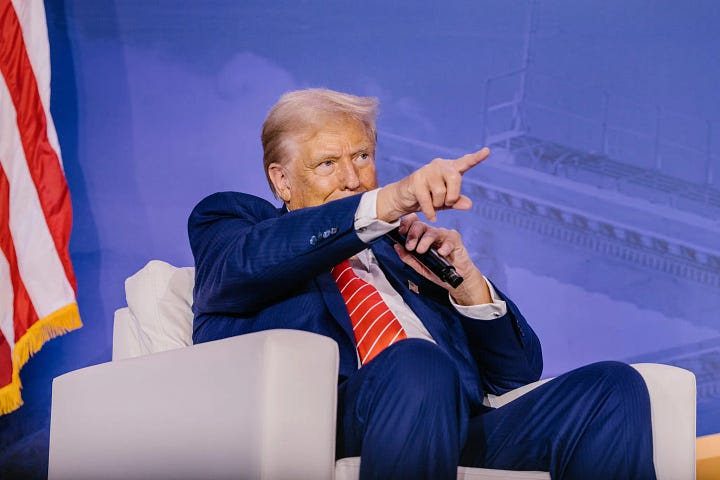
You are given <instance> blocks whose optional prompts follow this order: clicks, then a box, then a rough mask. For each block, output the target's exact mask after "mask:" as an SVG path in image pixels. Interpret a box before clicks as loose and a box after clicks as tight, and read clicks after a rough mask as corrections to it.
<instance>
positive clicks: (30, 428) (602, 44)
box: [0, 0, 720, 477]
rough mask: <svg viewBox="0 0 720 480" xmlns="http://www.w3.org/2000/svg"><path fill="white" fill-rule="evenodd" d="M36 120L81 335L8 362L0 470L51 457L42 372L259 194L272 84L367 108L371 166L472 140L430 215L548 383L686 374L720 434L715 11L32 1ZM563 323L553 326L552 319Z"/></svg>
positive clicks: (97, 356)
mask: <svg viewBox="0 0 720 480" xmlns="http://www.w3.org/2000/svg"><path fill="white" fill-rule="evenodd" d="M46 9H47V17H48V28H49V34H50V42H51V50H52V75H53V82H52V111H53V115H54V118H55V122H56V126H57V130H58V134H59V137H60V143H61V147H62V150H63V158H64V162H65V170H66V174H67V178H68V182H69V184H70V189H71V193H72V199H73V207H74V215H75V219H74V228H73V237H72V242H71V254H72V259H73V262H74V266H75V271H76V275H77V279H78V287H79V292H78V294H79V305H80V310H81V315H82V318H83V321H84V323H85V327H84V328H83V329H81V330H80V331H78V332H75V333H72V334H68V335H66V336H64V337H62V338H60V339H57V340H54V341H52V342H50V343H48V344H47V345H46V346H45V347H44V348H43V350H42V351H41V352H40V353H39V354H38V355H36V356H35V358H34V359H33V360H31V361H30V363H29V364H28V365H27V366H26V367H25V368H24V370H23V372H22V380H23V384H24V395H23V396H24V399H25V402H26V405H25V406H24V407H23V408H22V409H20V410H19V411H18V412H16V413H13V414H11V415H7V416H5V417H0V465H1V469H0V476H2V473H5V474H11V473H12V474H19V473H24V474H26V475H30V476H37V477H42V476H44V475H45V474H46V468H47V442H48V428H49V408H50V407H49V405H50V385H51V379H52V378H53V377H54V376H56V375H59V374H61V373H64V372H66V371H69V370H72V369H76V368H80V367H83V366H86V365H90V364H95V363H99V362H104V361H108V360H109V359H110V348H111V336H112V317H113V311H114V310H115V309H116V308H119V307H121V306H123V304H124V291H123V281H124V279H125V278H126V277H128V276H129V275H131V274H132V273H134V272H135V271H137V270H138V269H140V268H141V267H142V266H143V265H144V264H145V263H146V262H147V261H148V260H150V259H162V260H165V261H168V262H171V263H174V264H176V265H191V264H192V257H191V254H190V250H189V247H188V243H187V237H186V231H185V225H186V220H187V216H188V214H189V212H190V210H191V209H192V207H193V206H194V205H195V203H197V202H198V201H199V200H200V199H201V198H202V197H203V196H205V195H207V194H209V193H212V192H215V191H219V190H238V191H244V192H248V193H253V194H256V195H259V196H262V197H265V198H268V199H270V198H271V196H270V194H269V191H268V189H267V186H266V184H265V180H264V174H263V172H262V163H261V159H262V153H261V147H260V142H259V132H260V126H261V124H262V121H263V119H264V116H265V114H266V113H267V111H268V109H269V108H270V106H271V105H272V104H273V103H274V102H275V100H276V99H277V98H278V97H279V95H281V94H282V93H283V92H285V91H287V90H291V89H297V88H304V87H311V86H312V87H314V86H323V87H329V88H333V89H337V90H342V91H348V92H352V93H356V94H361V95H373V96H377V97H378V98H379V99H380V101H381V110H382V113H381V117H380V119H379V125H378V126H379V152H378V162H379V165H378V167H379V173H380V178H381V181H383V182H387V181H390V180H393V179H396V178H398V177H399V176H401V175H402V174H403V172H406V171H407V170H408V169H410V168H414V166H417V165H420V164H422V163H424V162H426V161H429V160H431V159H432V158H434V157H437V156H442V157H450V156H457V155H460V154H462V153H465V152H467V151H470V150H474V149H476V148H478V147H479V146H481V145H485V144H489V145H491V147H492V149H493V152H494V153H493V157H492V158H491V160H489V161H488V162H486V163H485V164H483V166H482V168H479V169H476V171H473V172H472V175H470V176H469V178H468V181H467V185H466V190H467V193H468V194H469V195H470V196H471V197H473V198H474V200H475V203H476V207H475V209H474V210H473V212H472V213H470V214H467V213H466V214H462V215H461V214H457V215H455V214H446V215H443V216H442V219H441V223H444V224H446V225H450V226H452V227H454V228H458V229H459V230H460V231H461V232H462V233H463V234H464V235H465V236H466V237H467V238H468V242H469V243H470V244H471V247H472V253H473V255H474V256H475V258H476V260H477V261H478V262H479V265H480V266H481V269H483V270H484V271H485V272H486V273H487V274H488V275H489V276H491V277H493V278H494V279H495V280H496V281H497V282H498V283H499V284H500V285H501V286H502V287H504V289H505V290H506V291H509V293H510V294H511V296H512V297H513V298H514V299H515V300H516V301H517V303H518V304H519V306H520V308H521V309H523V311H524V312H525V314H526V317H527V318H528V319H529V321H530V322H531V323H532V324H533V326H534V327H535V328H536V331H537V332H538V334H539V336H540V339H541V341H542V343H543V346H544V354H545V359H546V361H545V363H546V366H545V371H544V376H552V375H556V374H558V373H560V372H563V371H566V370H568V369H571V368H574V367H577V366H579V365H582V364H585V363H588V362H592V361H595V360H600V359H617V360H624V361H629V362H637V361H654V362H663V363H670V364H674V365H679V366H682V367H685V368H689V369H691V370H693V371H694V372H695V373H696V375H697V380H698V434H708V433H713V432H717V431H720V367H719V365H720V313H718V312H720V240H718V238H720V237H719V236H718V233H720V222H719V221H718V219H719V218H720V96H719V95H717V85H720V60H719V58H720V57H718V55H717V52H718V51H720V34H719V33H718V30H717V25H718V24H720V4H718V3H717V2H714V1H711V0H707V1H696V2H692V4H689V5H681V3H680V2H676V1H672V0H663V1H659V0H625V1H622V2H620V1H618V2H607V1H585V2H574V1H572V0H556V1H552V2H550V1H531V0H517V1H489V0H486V1H459V0H449V1H445V2H442V3H439V2H433V1H429V0H427V1H413V2H395V3H394V4H389V2H379V1H370V2H362V3H360V2H332V3H331V2H323V1H303V2H297V1H291V0H285V1H275V2H272V3H271V2H267V1H264V2H263V1H244V2H236V1H230V0H222V1H220V0H218V1H214V2H202V3H201V2H182V1H155V2H146V1H142V0H124V1H113V0H95V1H92V2H81V1H63V0H54V1H51V0H48V1H46ZM568 319H569V320H568Z"/></svg>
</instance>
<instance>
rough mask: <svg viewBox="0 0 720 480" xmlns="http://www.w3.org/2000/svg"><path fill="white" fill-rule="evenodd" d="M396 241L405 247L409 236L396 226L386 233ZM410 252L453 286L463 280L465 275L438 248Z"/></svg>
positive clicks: (457, 285)
mask: <svg viewBox="0 0 720 480" xmlns="http://www.w3.org/2000/svg"><path fill="white" fill-rule="evenodd" d="M385 235H387V236H388V237H390V238H391V239H392V240H393V241H394V242H395V243H397V244H399V245H400V246H401V247H403V248H405V242H406V241H407V237H406V236H405V235H403V234H402V233H400V229H399V228H396V229H395V230H392V231H390V232H388V233H386V234H385ZM409 252H410V254H411V255H412V256H413V257H415V258H416V259H417V260H418V262H420V263H422V264H423V265H424V266H425V267H426V268H427V269H428V270H430V271H431V272H432V273H434V274H435V275H437V277H438V278H439V279H440V280H442V281H443V282H446V283H448V284H449V285H450V286H452V287H453V288H457V287H459V286H460V284H461V283H462V282H463V280H464V279H463V277H461V276H460V274H458V273H457V270H455V267H454V266H453V264H452V263H450V262H448V261H447V260H446V259H445V257H442V256H441V255H440V254H439V253H438V252H437V250H436V249H434V248H432V247H430V248H429V249H428V250H427V251H426V252H424V253H418V252H417V251H415V250H409Z"/></svg>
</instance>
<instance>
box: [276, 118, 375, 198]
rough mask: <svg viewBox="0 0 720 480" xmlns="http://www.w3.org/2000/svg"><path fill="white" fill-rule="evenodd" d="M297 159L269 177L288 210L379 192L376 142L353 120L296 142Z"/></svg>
mask: <svg viewBox="0 0 720 480" xmlns="http://www.w3.org/2000/svg"><path fill="white" fill-rule="evenodd" d="M295 153H296V155H295V156H294V157H293V158H292V159H291V160H290V161H288V162H287V163H286V164H284V165H280V164H277V163H273V164H271V165H270V166H269V169H268V173H269V174H270V178H271V179H272V181H273V184H274V185H275V189H276V190H277V192H278V194H279V195H280V198H282V200H283V201H284V202H285V204H286V205H287V207H288V209H289V210H297V209H299V208H305V207H314V206H317V205H322V204H323V203H327V202H330V201H332V200H337V199H340V198H345V197H348V196H350V195H355V194H357V193H361V192H366V191H368V190H373V189H375V188H377V177H376V175H375V140H374V139H372V138H370V137H369V136H368V134H367V133H366V132H365V129H364V128H363V125H362V124H361V123H360V122H358V121H356V120H353V119H342V120H335V121H326V122H324V123H322V124H321V125H320V127H319V128H318V129H317V130H316V131H315V132H314V133H313V135H312V136H310V137H304V138H302V139H301V141H299V142H297V144H296V148H295Z"/></svg>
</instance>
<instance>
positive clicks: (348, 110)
mask: <svg viewBox="0 0 720 480" xmlns="http://www.w3.org/2000/svg"><path fill="white" fill-rule="evenodd" d="M377 112H378V101H377V99H376V98H373V97H358V96H356V95H351V94H349V93H342V92H336V91H334V90H328V89H324V88H310V89H307V90H296V91H293V92H288V93H286V94H284V95H283V96H282V97H280V100H278V101H277V103H276V104H275V105H274V106H273V107H272V109H271V110H270V113H268V116H267V118H266V119H265V123H263V128H262V135H261V139H262V146H263V168H264V169H265V176H266V177H267V181H268V184H269V185H270V190H272V192H273V194H274V195H275V197H278V193H277V191H276V190H275V185H273V183H272V180H270V175H269V172H268V169H269V167H270V164H272V163H278V164H281V165H285V164H286V162H287V161H288V160H289V159H290V158H292V157H293V155H294V153H295V152H294V147H295V144H296V142H298V141H301V140H300V138H301V137H302V136H303V135H306V136H310V135H312V134H314V133H315V132H316V131H317V129H318V128H319V127H320V125H321V124H323V123H324V122H327V121H328V120H336V119H343V118H352V119H354V120H357V121H358V122H360V123H361V124H362V125H363V127H364V128H365V131H366V132H367V134H368V137H369V138H372V139H374V140H377V130H376V128H375V117H376V116H377Z"/></svg>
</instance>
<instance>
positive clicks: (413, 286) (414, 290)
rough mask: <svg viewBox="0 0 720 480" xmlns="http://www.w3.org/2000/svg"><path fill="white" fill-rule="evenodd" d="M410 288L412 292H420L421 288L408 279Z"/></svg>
mask: <svg viewBox="0 0 720 480" xmlns="http://www.w3.org/2000/svg"><path fill="white" fill-rule="evenodd" d="M408 288H409V289H410V291H411V292H413V293H416V294H420V289H419V288H418V286H417V285H415V284H414V283H413V282H412V281H411V280H408Z"/></svg>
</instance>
